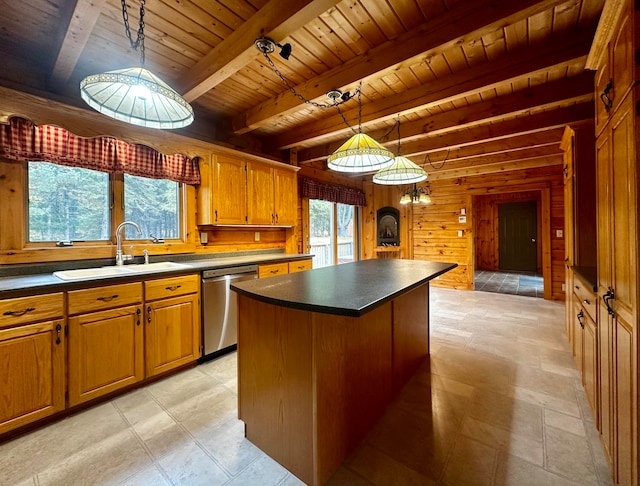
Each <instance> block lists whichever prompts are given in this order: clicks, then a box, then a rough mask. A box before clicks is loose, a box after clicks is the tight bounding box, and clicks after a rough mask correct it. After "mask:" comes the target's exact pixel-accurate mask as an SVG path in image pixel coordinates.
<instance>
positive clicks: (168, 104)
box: [80, 0, 193, 129]
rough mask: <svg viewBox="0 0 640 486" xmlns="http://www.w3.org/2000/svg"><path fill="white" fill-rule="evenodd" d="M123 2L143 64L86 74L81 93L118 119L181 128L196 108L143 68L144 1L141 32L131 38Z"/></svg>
mask: <svg viewBox="0 0 640 486" xmlns="http://www.w3.org/2000/svg"><path fill="white" fill-rule="evenodd" d="M121 3H122V17H123V19H124V26H125V31H126V34H127V38H128V39H129V42H130V43H131V47H132V49H134V50H138V48H139V49H140V67H133V68H127V69H118V70H115V71H108V72H106V73H102V74H93V75H90V76H87V77H86V78H84V79H83V80H82V81H81V82H80V96H81V97H82V99H83V100H84V101H85V102H86V103H87V104H88V105H89V106H90V107H91V108H93V109H95V110H96V111H99V112H100V113H102V114H104V115H107V116H110V117H111V118H115V119H116V120H120V121H124V122H127V123H131V124H132V125H139V126H143V127H149V128H163V129H164V128H182V127H185V126H187V125H189V124H190V123H191V122H192V121H193V108H192V107H191V105H189V103H187V102H186V101H185V100H184V98H182V96H180V95H179V94H178V93H177V92H176V91H175V90H173V89H172V88H171V87H170V86H169V85H168V84H166V83H165V82H164V81H162V80H161V79H160V78H158V77H157V76H156V75H155V74H153V73H151V72H150V71H148V70H147V69H145V68H144V60H145V58H144V4H145V0H140V22H139V29H138V36H137V38H136V40H135V42H134V41H133V39H132V38H131V30H130V28H129V17H128V13H127V5H126V3H125V0H121Z"/></svg>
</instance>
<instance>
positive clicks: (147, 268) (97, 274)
mask: <svg viewBox="0 0 640 486" xmlns="http://www.w3.org/2000/svg"><path fill="white" fill-rule="evenodd" d="M180 268H189V265H185V264H183V263H176V262H156V263H147V264H144V263H141V264H139V265H122V266H118V265H111V266H107V267H95V268H79V269H76V270H61V271H58V272H53V275H54V276H56V277H58V278H59V279H62V280H94V279H98V278H109V277H118V276H123V275H136V274H140V273H153V272H161V271H163V270H175V269H180Z"/></svg>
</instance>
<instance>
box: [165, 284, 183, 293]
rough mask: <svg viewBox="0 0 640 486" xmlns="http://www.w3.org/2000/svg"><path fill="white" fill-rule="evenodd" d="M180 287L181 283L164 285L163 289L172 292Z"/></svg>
mask: <svg viewBox="0 0 640 486" xmlns="http://www.w3.org/2000/svg"><path fill="white" fill-rule="evenodd" d="M180 287H182V285H170V286H169V287H165V289H166V290H170V291H171V292H173V291H174V290H178V289H179V288H180Z"/></svg>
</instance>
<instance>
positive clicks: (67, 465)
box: [38, 430, 152, 486]
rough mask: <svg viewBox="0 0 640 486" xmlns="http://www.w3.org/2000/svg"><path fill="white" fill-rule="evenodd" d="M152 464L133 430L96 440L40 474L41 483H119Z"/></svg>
mask: <svg viewBox="0 0 640 486" xmlns="http://www.w3.org/2000/svg"><path fill="white" fill-rule="evenodd" d="M151 463H152V460H151V458H150V457H149V455H148V454H147V452H146V451H145V450H144V448H143V447H142V445H141V444H140V442H139V441H138V439H137V438H136V437H135V435H134V434H133V433H132V432H131V431H130V430H124V431H121V432H118V433H114V434H113V435H112V436H110V437H107V438H105V439H103V440H100V441H98V442H95V443H93V444H92V445H90V446H87V447H85V448H83V449H82V450H80V451H78V452H76V453H75V454H73V455H71V456H70V457H69V458H67V459H66V460H65V461H63V462H62V463H60V464H57V465H54V466H52V467H50V468H49V469H47V470H46V471H44V472H42V473H40V474H38V484H39V485H41V486H48V485H52V486H58V485H62V484H64V485H65V486H75V485H78V486H85V485H86V484H101V485H109V484H118V483H119V482H121V481H123V480H125V479H126V478H128V477H130V476H132V475H133V474H135V473H136V472H137V471H139V470H141V469H142V468H144V467H147V466H149V465H150V464H151Z"/></svg>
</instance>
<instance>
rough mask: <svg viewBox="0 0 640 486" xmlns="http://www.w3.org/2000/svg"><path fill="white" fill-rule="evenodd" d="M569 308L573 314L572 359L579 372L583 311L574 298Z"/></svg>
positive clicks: (581, 360)
mask: <svg viewBox="0 0 640 486" xmlns="http://www.w3.org/2000/svg"><path fill="white" fill-rule="evenodd" d="M571 309H572V310H573V315H572V320H571V322H573V345H572V346H571V349H572V352H573V360H574V361H575V363H576V367H577V368H578V370H579V371H580V373H582V366H583V354H584V350H583V344H584V343H583V341H584V338H583V333H584V331H583V326H584V324H583V322H584V312H581V311H582V307H580V304H578V303H577V302H575V300H574V303H573V307H571ZM583 385H584V381H583Z"/></svg>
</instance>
